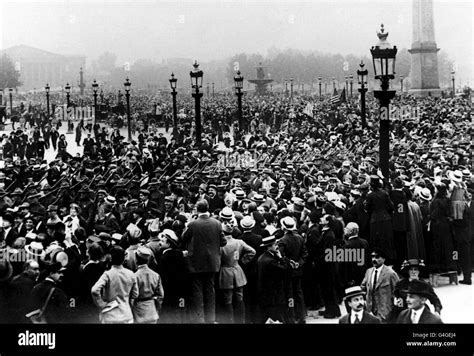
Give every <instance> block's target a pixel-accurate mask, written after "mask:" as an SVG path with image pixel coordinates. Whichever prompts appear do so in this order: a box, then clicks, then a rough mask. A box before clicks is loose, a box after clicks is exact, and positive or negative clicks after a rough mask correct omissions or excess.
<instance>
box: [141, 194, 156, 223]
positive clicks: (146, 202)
mask: <svg viewBox="0 0 474 356" xmlns="http://www.w3.org/2000/svg"><path fill="white" fill-rule="evenodd" d="M139 197H140V201H141V204H140V206H141V207H142V208H143V210H144V211H145V215H144V216H143V218H144V219H145V220H146V219H148V218H149V216H150V213H151V212H152V211H153V210H154V211H158V210H160V208H159V207H158V204H157V203H155V202H154V201H151V200H150V191H149V190H147V189H141V190H140V195H139Z"/></svg>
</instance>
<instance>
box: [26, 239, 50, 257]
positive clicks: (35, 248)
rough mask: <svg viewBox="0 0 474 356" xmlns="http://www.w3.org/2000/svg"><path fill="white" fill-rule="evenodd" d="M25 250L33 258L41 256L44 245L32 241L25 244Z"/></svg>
mask: <svg viewBox="0 0 474 356" xmlns="http://www.w3.org/2000/svg"><path fill="white" fill-rule="evenodd" d="M25 250H26V252H27V253H28V254H29V255H31V256H33V257H34V258H43V257H44V255H45V252H44V247H43V244H42V243H41V242H36V241H33V242H32V243H31V244H29V245H26V246H25Z"/></svg>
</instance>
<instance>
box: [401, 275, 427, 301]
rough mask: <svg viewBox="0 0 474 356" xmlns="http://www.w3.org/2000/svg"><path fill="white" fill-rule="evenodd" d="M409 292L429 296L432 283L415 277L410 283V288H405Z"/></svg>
mask: <svg viewBox="0 0 474 356" xmlns="http://www.w3.org/2000/svg"><path fill="white" fill-rule="evenodd" d="M404 292H406V293H407V294H415V295H418V296H420V297H425V298H429V297H430V296H431V292H430V285H429V284H428V283H427V282H425V281H421V280H419V279H414V280H412V281H410V283H409V284H408V289H407V290H404Z"/></svg>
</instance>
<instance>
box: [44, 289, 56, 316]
mask: <svg viewBox="0 0 474 356" xmlns="http://www.w3.org/2000/svg"><path fill="white" fill-rule="evenodd" d="M55 289H56V288H55V287H53V288H51V289H50V290H49V294H48V298H46V301H45V302H44V305H43V307H42V308H41V314H43V313H44V311H45V310H46V308H47V307H48V304H49V300H50V299H51V296H52V295H53V293H54V290H55Z"/></svg>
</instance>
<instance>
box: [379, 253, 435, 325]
mask: <svg viewBox="0 0 474 356" xmlns="http://www.w3.org/2000/svg"><path fill="white" fill-rule="evenodd" d="M425 268H426V266H425V264H424V262H423V260H419V259H416V258H415V259H410V260H405V261H404V262H403V264H402V266H401V268H400V273H401V274H402V275H403V277H404V278H403V279H401V280H400V281H398V282H397V284H396V285H395V289H394V291H393V295H394V303H393V304H394V306H393V307H392V310H391V311H390V314H389V316H388V317H387V320H388V323H395V321H396V320H397V318H398V315H399V314H400V312H401V311H403V310H405V309H407V308H408V306H407V301H406V297H407V293H406V292H407V289H408V286H409V284H410V282H411V281H413V280H420V274H422V273H424V272H425ZM426 283H427V282H426ZM427 284H428V285H429V287H428V289H429V292H430V296H429V297H428V300H429V301H430V303H431V304H432V305H433V307H434V310H435V312H436V314H438V315H439V314H440V313H441V309H442V308H443V306H442V305H441V301H440V300H439V298H438V296H437V295H436V293H435V291H434V289H433V287H432V286H431V284H429V283H427Z"/></svg>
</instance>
